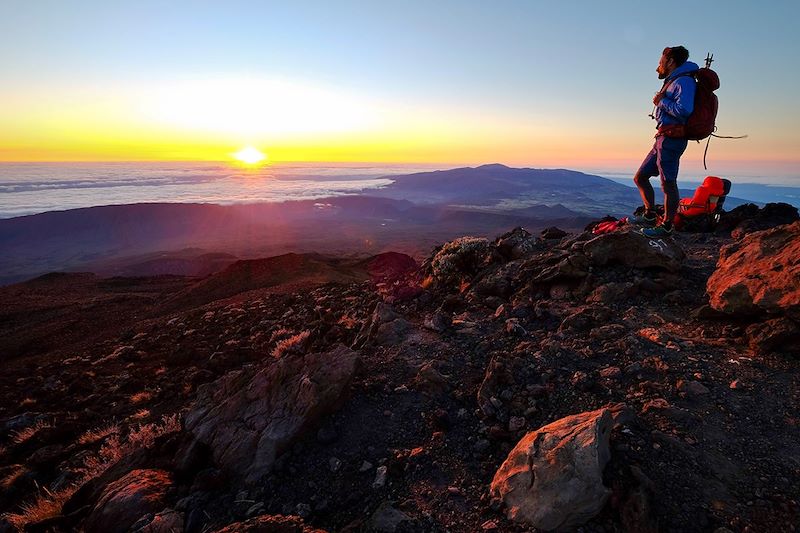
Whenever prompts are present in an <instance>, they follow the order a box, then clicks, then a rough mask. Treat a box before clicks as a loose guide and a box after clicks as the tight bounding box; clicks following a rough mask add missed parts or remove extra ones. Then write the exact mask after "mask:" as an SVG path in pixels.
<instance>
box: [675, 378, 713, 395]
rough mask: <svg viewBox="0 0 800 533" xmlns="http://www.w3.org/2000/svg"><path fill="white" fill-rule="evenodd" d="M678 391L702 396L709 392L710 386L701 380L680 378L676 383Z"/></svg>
mask: <svg viewBox="0 0 800 533" xmlns="http://www.w3.org/2000/svg"><path fill="white" fill-rule="evenodd" d="M675 387H676V388H677V389H678V392H682V393H684V394H686V395H688V396H702V395H704V394H708V388H707V387H706V386H705V385H703V384H702V383H700V382H699V381H685V380H683V379H679V380H678V382H677V383H676V384H675Z"/></svg>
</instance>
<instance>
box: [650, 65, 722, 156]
mask: <svg viewBox="0 0 800 533" xmlns="http://www.w3.org/2000/svg"><path fill="white" fill-rule="evenodd" d="M683 76H689V77H691V78H692V79H694V80H695V82H696V83H697V88H696V90H695V93H694V111H692V114H691V115H689V119H688V120H687V121H686V124H671V125H669V126H663V127H661V128H659V129H658V131H659V133H662V134H663V135H666V136H667V137H675V138H679V139H689V140H690V141H699V140H701V139H705V138H706V137H708V136H709V135H711V134H712V133H714V130H715V129H716V125H715V121H716V120H717V108H718V107H719V101H718V100H717V95H716V94H714V91H716V90H717V89H719V76H717V73H716V72H714V71H713V70H711V69H710V68H708V67H703V68H701V69H698V70H695V71H693V72H687V73H686V74H681V75H680V76H678V77H677V78H675V79H673V80H670V84H671V83H672V82H674V81H675V80H677V79H678V78H681V77H683ZM667 86H668V85H665V86H664V89H665V90H666V88H667Z"/></svg>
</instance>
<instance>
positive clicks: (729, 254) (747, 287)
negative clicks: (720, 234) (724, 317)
mask: <svg viewBox="0 0 800 533" xmlns="http://www.w3.org/2000/svg"><path fill="white" fill-rule="evenodd" d="M798 257H800V222H795V223H794V224H788V225H783V226H778V227H776V228H772V229H769V230H765V231H759V232H756V233H751V234H750V235H748V236H746V237H744V238H743V239H742V240H741V241H739V242H737V243H734V244H731V245H728V246H724V247H723V248H722V250H720V256H719V261H717V269H716V271H715V272H714V273H713V274H712V275H711V277H710V278H709V279H708V283H707V285H706V291H707V292H708V296H709V303H710V304H711V307H713V308H714V309H716V310H717V311H721V312H724V313H727V314H730V315H757V314H763V313H770V314H785V315H788V316H789V317H791V318H794V319H795V320H798V319H800V261H798Z"/></svg>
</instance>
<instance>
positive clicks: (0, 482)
mask: <svg viewBox="0 0 800 533" xmlns="http://www.w3.org/2000/svg"><path fill="white" fill-rule="evenodd" d="M25 472H26V470H25V467H24V466H22V465H16V468H14V470H12V471H11V472H10V473H9V474H8V475H7V476H6V477H4V478H3V479H0V488H2V489H4V490H8V489H10V488H11V485H13V484H14V482H15V481H16V480H17V479H19V477H20V476H21V475H22V474H24V473H25Z"/></svg>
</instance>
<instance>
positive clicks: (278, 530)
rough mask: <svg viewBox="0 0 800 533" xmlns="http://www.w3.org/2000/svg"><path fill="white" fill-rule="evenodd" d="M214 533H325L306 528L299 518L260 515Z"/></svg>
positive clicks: (313, 528)
mask: <svg viewBox="0 0 800 533" xmlns="http://www.w3.org/2000/svg"><path fill="white" fill-rule="evenodd" d="M214 533H326V532H325V531H324V530H322V529H317V528H315V527H311V526H307V525H305V523H303V519H302V518H300V517H299V516H281V515H262V516H257V517H256V518H251V519H250V520H246V521H244V522H235V523H233V524H230V525H228V526H226V527H223V528H222V529H218V530H216V531H215V532H214Z"/></svg>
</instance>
